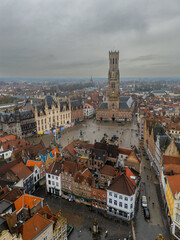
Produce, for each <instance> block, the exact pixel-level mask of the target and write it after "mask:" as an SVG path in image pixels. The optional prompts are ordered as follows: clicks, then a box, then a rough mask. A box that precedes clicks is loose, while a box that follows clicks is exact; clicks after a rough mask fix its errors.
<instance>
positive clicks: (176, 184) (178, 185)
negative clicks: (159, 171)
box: [167, 174, 180, 197]
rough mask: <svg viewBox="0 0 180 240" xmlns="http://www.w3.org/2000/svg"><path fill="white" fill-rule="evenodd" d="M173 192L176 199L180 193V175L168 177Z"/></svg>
mask: <svg viewBox="0 0 180 240" xmlns="http://www.w3.org/2000/svg"><path fill="white" fill-rule="evenodd" d="M167 179H168V182H169V185H170V188H171V191H172V193H173V195H174V197H175V194H176V193H179V192H180V174H176V175H173V176H167Z"/></svg>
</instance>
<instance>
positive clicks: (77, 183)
mask: <svg viewBox="0 0 180 240" xmlns="http://www.w3.org/2000/svg"><path fill="white" fill-rule="evenodd" d="M93 185H94V178H93V175H92V173H91V172H90V171H89V169H88V168H85V169H84V170H83V171H79V172H77V173H76V176H75V178H74V188H73V195H74V196H75V197H76V198H78V199H79V200H80V201H81V202H83V203H85V204H86V205H91V186H93Z"/></svg>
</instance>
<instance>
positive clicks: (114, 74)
mask: <svg viewBox="0 0 180 240" xmlns="http://www.w3.org/2000/svg"><path fill="white" fill-rule="evenodd" d="M108 85H109V92H108V109H115V110H117V109H119V100H120V93H119V51H118V52H116V51H115V52H109V73H108Z"/></svg>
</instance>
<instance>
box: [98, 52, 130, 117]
mask: <svg viewBox="0 0 180 240" xmlns="http://www.w3.org/2000/svg"><path fill="white" fill-rule="evenodd" d="M107 95H108V102H103V103H102V104H101V105H100V106H99V107H98V109H97V110H96V119H97V120H105V121H131V120H132V115H133V111H134V101H133V99H132V97H129V96H122V97H120V91H119V51H118V52H116V51H115V52H109V73H108V94H107Z"/></svg>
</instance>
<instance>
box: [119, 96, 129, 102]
mask: <svg viewBox="0 0 180 240" xmlns="http://www.w3.org/2000/svg"><path fill="white" fill-rule="evenodd" d="M129 98H130V96H120V102H127V101H128V100H129Z"/></svg>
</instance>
